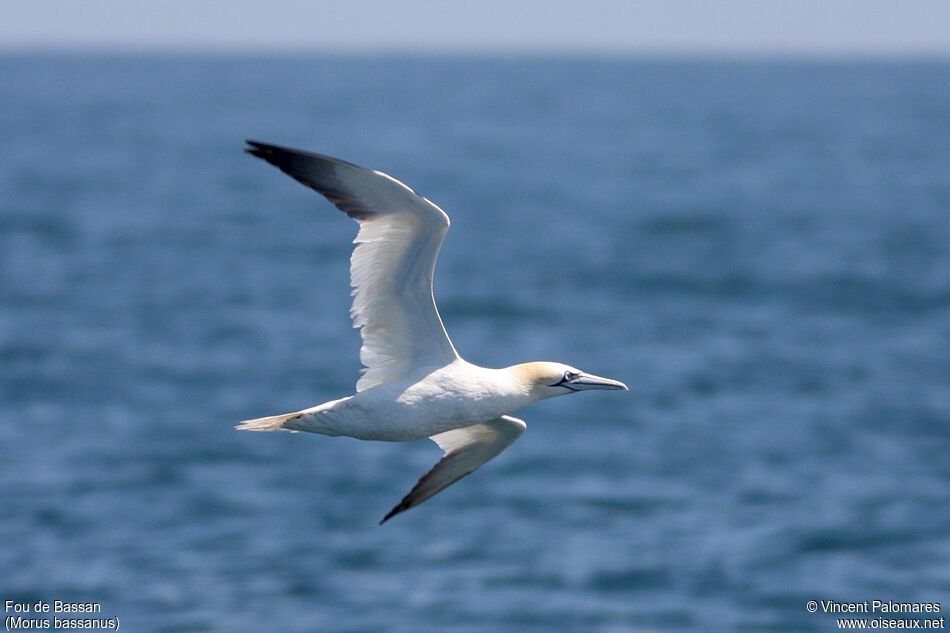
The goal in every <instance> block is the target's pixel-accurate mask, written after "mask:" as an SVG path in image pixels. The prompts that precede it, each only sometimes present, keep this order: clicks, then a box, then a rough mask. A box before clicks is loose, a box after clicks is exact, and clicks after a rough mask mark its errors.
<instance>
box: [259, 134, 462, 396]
mask: <svg viewBox="0 0 950 633" xmlns="http://www.w3.org/2000/svg"><path fill="white" fill-rule="evenodd" d="M248 144H249V145H250V147H249V148H247V149H246V150H245V151H246V152H247V153H249V154H252V155H254V156H257V157H258V158H262V159H264V160H266V161H267V162H268V163H270V164H272V165H274V166H276V167H278V168H280V170H281V171H283V172H284V173H286V174H288V175H290V176H292V177H293V178H294V179H295V180H297V181H298V182H301V183H303V184H304V185H306V186H307V187H310V188H311V189H313V190H315V191H316V192H317V193H319V194H321V195H322V196H324V197H325V198H326V199H327V200H329V201H330V202H332V203H333V204H334V205H336V206H337V207H338V208H339V209H340V210H341V211H343V212H344V213H346V214H347V215H348V216H350V217H351V218H353V219H355V220H356V221H358V222H359V224H360V230H359V233H358V234H357V236H356V239H355V240H354V242H355V243H356V245H357V246H356V248H355V249H354V250H353V255H352V257H351V258H350V285H352V286H353V295H354V296H353V306H352V307H351V308H350V316H352V317H353V327H357V328H360V334H361V335H362V337H363V347H362V348H361V349H360V360H361V361H362V363H363V365H364V366H365V369H364V373H363V375H362V377H361V378H360V380H359V382H357V383H356V390H357V391H365V390H366V389H369V388H370V387H373V386H375V385H379V384H382V383H384V382H389V381H390V380H395V379H397V378H401V377H403V376H405V375H407V374H408V373H409V372H411V371H412V370H413V369H416V368H418V367H426V366H432V367H439V366H442V365H446V364H448V363H450V362H452V361H453V360H455V359H456V358H458V354H457V353H456V351H455V348H454V347H453V346H452V341H450V340H449V337H448V334H446V332H445V327H444V326H443V325H442V319H441V317H440V316H439V311H438V309H437V308H436V305H435V299H434V297H433V295H432V275H433V271H434V270H435V261H436V258H437V257H438V255H439V248H440V247H441V246H442V239H443V238H444V237H445V232H446V231H447V230H448V228H449V217H448V216H447V215H446V214H445V213H444V212H443V211H442V209H440V208H439V207H437V206H435V205H434V204H432V203H431V202H429V201H428V200H426V199H425V198H423V197H422V196H420V195H419V194H417V193H415V192H414V191H413V190H412V189H410V188H409V187H407V186H405V185H404V184H402V183H401V182H399V181H398V180H396V179H394V178H391V177H389V176H387V175H386V174H384V173H382V172H378V171H373V170H371V169H365V168H363V167H359V166H357V165H354V164H352V163H347V162H345V161H341V160H337V159H335V158H330V157H329V156H321V155H320V154H311V153H309V152H302V151H298V150H293V149H287V148H284V147H277V146H275V145H266V144H264V143H258V142H256V141H248Z"/></svg>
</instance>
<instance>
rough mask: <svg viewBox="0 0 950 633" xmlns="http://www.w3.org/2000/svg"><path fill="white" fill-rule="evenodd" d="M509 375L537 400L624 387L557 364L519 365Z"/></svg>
mask: <svg viewBox="0 0 950 633" xmlns="http://www.w3.org/2000/svg"><path fill="white" fill-rule="evenodd" d="M509 371H510V372H511V373H512V375H513V376H514V378H515V379H516V380H517V381H518V382H520V383H521V384H522V385H524V386H525V388H526V389H527V390H528V392H529V393H530V394H531V395H532V396H534V397H535V398H536V399H537V400H543V399H545V398H553V397H554V396H563V395H567V394H569V393H574V392H575V391H587V390H589V389H622V390H624V391H626V390H627V385H625V384H623V383H622V382H620V381H619V380H611V379H610V378H601V377H600V376H595V375H593V374H588V373H585V372H582V371H581V370H580V369H575V368H574V367H571V366H570V365H563V364H561V363H548V362H537V363H522V364H520V365H515V366H513V367H510V368H509Z"/></svg>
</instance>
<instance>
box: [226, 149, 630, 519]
mask: <svg viewBox="0 0 950 633" xmlns="http://www.w3.org/2000/svg"><path fill="white" fill-rule="evenodd" d="M248 145H249V146H250V147H248V148H246V149H245V150H244V151H246V152H247V153H249V154H251V155H253V156H257V157H258V158H262V159H264V160H266V161H267V162H268V163H270V164H272V165H274V166H276V167H277V168H279V169H280V170H281V171H283V172H284V173H286V174H288V175H289V176H291V177H293V178H294V179H295V180H297V181H298V182H300V183H302V184H304V185H306V186H307V187H310V188H311V189H313V190H315V191H316V192H317V193H319V194H321V195H322V196H324V197H325V198H326V199H327V200H329V201H330V202H332V203H333V204H334V205H336V206H337V207H338V208H339V209H340V210H341V211H343V212H344V213H345V214H347V215H348V216H350V217H351V218H353V219H355V220H356V221H357V222H359V226H360V228H359V233H358V234H357V236H356V239H355V240H354V242H355V243H356V248H355V249H354V250H353V255H352V257H351V258H350V283H351V285H352V286H353V305H352V307H351V308H350V315H351V316H352V317H353V327H356V328H359V329H360V334H361V336H362V339H363V346H362V348H360V360H361V361H362V363H363V365H365V369H364V370H363V375H362V376H361V377H360V379H359V381H358V382H357V383H356V393H355V394H353V395H351V396H347V397H345V398H340V399H339V400H333V401H330V402H325V403H323V404H320V405H317V406H315V407H311V408H309V409H303V410H302V411H295V412H293V413H286V414H283V415H275V416H270V417H265V418H258V419H255V420H246V421H244V422H242V423H241V424H240V425H239V426H237V427H236V428H238V429H242V430H247V431H276V430H285V431H307V432H310V433H320V434H322V435H334V436H339V435H344V436H349V437H355V438H357V439H361V440H383V441H389V442H408V441H411V440H418V439H422V438H426V437H428V438H430V439H431V440H433V441H434V442H435V443H436V444H438V445H439V448H441V449H442V450H443V451H444V452H445V454H444V456H443V457H442V459H441V460H440V461H439V462H438V463H437V464H436V465H435V466H434V467H433V468H432V469H431V470H430V471H429V472H427V473H426V474H425V475H423V476H422V478H421V479H419V481H418V483H417V484H416V485H415V487H413V489H412V490H411V491H410V492H409V494H407V495H406V496H405V497H404V498H403V499H402V501H400V502H399V503H398V504H397V505H396V506H395V507H394V508H393V509H392V510H390V511H389V513H388V514H387V515H386V516H385V517H383V519H382V521H380V524H383V523H385V522H386V521H388V520H389V519H390V518H392V517H393V516H395V515H396V514H399V513H400V512H403V511H405V510H408V509H409V508H412V507H413V506H416V505H418V504H420V503H422V502H423V501H425V500H426V499H428V498H429V497H431V496H432V495H434V494H436V493H437V492H439V491H441V490H443V489H444V488H446V487H447V486H449V485H451V484H452V483H454V482H456V481H458V480H459V479H461V478H462V477H464V476H465V475H467V474H469V473H471V472H472V471H474V470H475V469H476V468H478V467H479V466H481V465H482V464H484V463H485V462H487V461H489V460H490V459H492V458H493V457H496V456H497V455H499V454H500V453H501V452H502V451H504V450H505V449H506V448H508V447H509V446H510V445H511V444H512V443H513V442H514V441H515V440H517V439H518V438H519V437H520V436H521V434H522V433H524V430H525V428H526V427H525V423H524V422H523V421H522V420H519V419H518V418H514V417H512V416H510V415H508V414H509V413H512V412H514V411H517V410H518V409H521V408H522V407H525V406H527V405H529V404H531V403H533V402H537V401H539V400H543V399H545V398H552V397H554V396H563V395H567V394H569V393H574V392H577V391H585V390H588V389H623V390H626V389H627V386H626V385H624V384H623V383H622V382H619V381H617V380H611V379H609V378H601V377H599V376H594V375H592V374H588V373H584V372H582V371H580V370H579V369H575V368H573V367H570V366H568V365H562V364H560V363H550V362H533V363H522V364H519V365H513V366H511V367H505V368H503V369H488V368H485V367H479V366H477V365H473V364H471V363H469V362H466V361H465V360H463V359H462V357H460V356H459V355H458V352H456V351H455V347H454V346H453V345H452V341H451V340H449V337H448V334H446V332H445V327H444V326H443V325H442V319H441V317H440V316H439V311H438V309H437V308H436V305H435V298H434V296H433V294H432V275H433V271H434V269H435V261H436V258H437V257H438V254H439V248H440V247H441V245H442V239H443V238H444V237H445V233H446V231H447V230H448V228H449V217H448V216H447V215H446V214H445V212H443V211H442V209H440V208H439V207H437V206H436V205H434V204H432V203H431V202H429V201H428V200H426V199H425V198H423V197H422V196H420V195H419V194H417V193H415V192H414V191H412V190H411V189H410V188H409V187H407V186H405V185H404V184H402V183H401V182H399V181H398V180H396V179H394V178H392V177H390V176H387V175H386V174H384V173H382V172H378V171H373V170H370V169H365V168H363V167H359V166H357V165H354V164H352V163H347V162H345V161H342V160H337V159H335V158H330V157H329V156H321V155H320V154H312V153H309V152H303V151H299V150H293V149H287V148H284V147H277V146H274V145H267V144H264V143H258V142H255V141H248Z"/></svg>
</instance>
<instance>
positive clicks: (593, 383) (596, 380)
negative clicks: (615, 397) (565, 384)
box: [570, 374, 629, 391]
mask: <svg viewBox="0 0 950 633" xmlns="http://www.w3.org/2000/svg"><path fill="white" fill-rule="evenodd" d="M570 387H571V389H576V390H578V391H581V390H584V391H586V390H587V389H622V390H623V391H629V390H628V389H627V385H625V384H623V383H622V382H620V381H619V380H611V379H610V378H601V377H600V376H594V375H593V374H581V375H580V376H578V377H577V378H575V379H574V380H572V381H571V382H570Z"/></svg>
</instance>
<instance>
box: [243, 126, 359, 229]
mask: <svg viewBox="0 0 950 633" xmlns="http://www.w3.org/2000/svg"><path fill="white" fill-rule="evenodd" d="M246 142H247V144H248V145H249V146H250V147H245V148H244V152H245V153H247V154H250V155H251V156H255V157H257V158H260V159H262V160H265V161H267V162H268V163H270V164H271V165H273V166H274V167H277V168H278V169H280V170H281V171H282V172H284V173H285V174H287V175H288V176H290V177H291V178H293V179H294V180H296V181H297V182H299V183H300V184H302V185H304V186H306V187H309V188H311V189H313V190H314V191H316V192H317V193H319V194H320V195H322V196H323V197H324V198H326V199H327V200H329V201H330V202H332V203H333V204H334V205H335V206H336V207H337V208H338V209H340V210H341V211H343V213H345V214H347V215H348V216H350V217H351V218H354V219H356V220H365V219H367V218H369V217H371V216H373V215H375V214H376V213H375V212H374V211H373V210H372V209H370V208H368V207H367V206H366V204H365V202H364V201H363V200H361V199H360V198H359V196H358V195H356V194H355V193H354V192H352V191H349V190H348V189H347V188H346V187H345V186H344V185H343V184H342V183H341V182H340V180H339V178H337V176H336V167H337V166H342V167H345V168H353V169H359V170H363V168H362V167H360V166H358V165H354V164H353V163H347V162H346V161H342V160H338V159H336V158H331V157H329V156H322V155H320V154H313V153H310V152H304V151H301V150H297V149H289V148H286V147H279V146H277V145H268V144H267V143H261V142H259V141H252V140H247V141H246Z"/></svg>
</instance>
